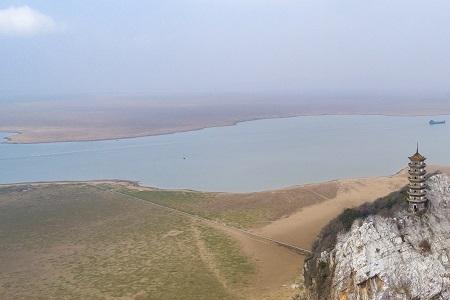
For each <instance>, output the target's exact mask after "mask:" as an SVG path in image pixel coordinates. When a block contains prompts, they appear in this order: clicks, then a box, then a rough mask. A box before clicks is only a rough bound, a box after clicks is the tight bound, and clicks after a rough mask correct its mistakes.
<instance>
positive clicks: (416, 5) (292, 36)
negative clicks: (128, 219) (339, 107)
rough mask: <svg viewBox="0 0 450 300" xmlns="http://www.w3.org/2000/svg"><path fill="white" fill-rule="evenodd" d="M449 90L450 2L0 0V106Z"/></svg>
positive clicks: (377, 0) (396, 0) (437, 0)
mask: <svg viewBox="0 0 450 300" xmlns="http://www.w3.org/2000/svg"><path fill="white" fill-rule="evenodd" d="M322 90H323V91H366V90H368V91H381V92H384V91H390V92H392V91H394V92H399V93H401V92H415V91H418V92H419V91H420V92H431V93H447V92H448V91H450V1H448V0H433V1H429V0H428V1H426V0H423V1H419V0H311V1H309V0H308V1H302V0H292V1H291V0H184V1H182V0H159V1H135V0H127V1H124V0H121V1H118V0H89V1H88V0H64V1H54V0H42V1H32V0H30V1H13V0H12V1H8V0H6V1H5V0H0V96H5V95H14V94H25V95H32V94H65V93H89V94H105V93H106V94H116V93H117V94H120V93H122V94H123V93H125V94H139V95H142V94H152V93H161V92H162V93H166V92H167V93H192V92H194V93H197V92H213V93H222V92H251V93H254V92H258V93H261V92H263V93H264V92H304V91H322Z"/></svg>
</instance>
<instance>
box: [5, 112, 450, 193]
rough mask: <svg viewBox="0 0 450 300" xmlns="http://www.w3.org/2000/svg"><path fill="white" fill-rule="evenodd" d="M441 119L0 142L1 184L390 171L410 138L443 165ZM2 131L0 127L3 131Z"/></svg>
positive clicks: (250, 183)
mask: <svg viewBox="0 0 450 300" xmlns="http://www.w3.org/2000/svg"><path fill="white" fill-rule="evenodd" d="M431 118H433V119H436V120H438V119H439V120H440V119H447V120H448V116H443V117H436V116H434V117H387V116H311V117H296V118H286V119H271V120H259V121H251V122H244V123H240V124H238V125H236V126H229V127H217V128H208V129H204V130H199V131H191V132H184V133H175V134H169V135H161V136H152V137H144V138H133V139H123V140H109V141H93V142H67V143H48V144H5V143H3V144H0V163H1V168H0V183H15V182H28V181H52V180H58V181H61V180H92V179H126V180H135V181H139V182H140V183H141V184H143V185H147V186H154V187H160V188H187V189H194V190H202V191H229V192H247V191H260V190H267V189H274V188H281V187H286V186H290V185H296V184H305V183H313V182H322V181H327V180H333V179H339V178H351V177H366V176H381V175H391V174H393V173H395V172H397V171H398V170H399V169H401V168H403V167H405V166H406V164H407V156H408V155H410V154H412V153H413V152H414V151H415V147H416V141H417V140H419V142H420V150H421V152H422V153H423V154H424V155H425V156H426V157H428V158H429V159H428V161H427V162H428V163H429V164H440V165H450V156H449V155H448V153H449V151H450V138H449V137H450V134H449V133H450V132H449V127H448V126H447V125H439V126H430V125H428V121H429V120H430V119H431ZM5 136H7V134H2V135H1V137H5Z"/></svg>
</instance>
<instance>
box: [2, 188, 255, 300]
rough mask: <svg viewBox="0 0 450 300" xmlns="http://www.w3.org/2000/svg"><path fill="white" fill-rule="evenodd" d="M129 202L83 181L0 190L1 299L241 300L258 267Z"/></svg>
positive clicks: (204, 231) (229, 246)
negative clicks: (82, 182) (81, 182)
mask: <svg viewBox="0 0 450 300" xmlns="http://www.w3.org/2000/svg"><path fill="white" fill-rule="evenodd" d="M158 195H160V196H166V199H168V198H172V197H167V195H165V194H163V193H158ZM186 197H191V198H183V199H185V200H186V201H187V199H191V201H194V202H195V201H197V200H195V199H196V197H192V195H190V194H187V196H186ZM125 198H127V197H125V196H121V195H118V194H113V193H110V192H108V191H102V190H100V189H98V188H94V187H91V186H89V185H87V184H65V185H39V186H15V187H9V188H0V241H1V242H0V299H155V300H156V299H158V300H164V299H167V300H169V299H170V300H174V299H183V300H190V299H192V300H194V299H195V300H201V299H205V300H214V299H244V298H245V295H246V294H245V291H246V288H247V287H248V285H249V284H250V283H251V282H252V278H253V276H254V273H255V267H254V264H253V262H252V260H251V259H250V258H248V257H246V256H244V255H243V254H242V253H241V251H240V249H239V247H238V245H237V244H236V242H235V241H234V240H232V239H231V238H230V237H229V236H228V235H225V234H224V233H223V232H221V231H219V230H217V229H213V228H210V227H208V226H205V225H204V224H200V223H199V222H195V221H192V220H191V219H189V218H186V217H183V216H179V215H177V214H174V213H171V212H168V211H166V210H164V209H160V208H155V207H152V206H151V205H146V204H145V203H142V202H139V201H130V199H129V198H128V199H125ZM202 201H203V199H202Z"/></svg>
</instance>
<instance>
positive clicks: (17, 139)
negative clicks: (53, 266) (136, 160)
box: [0, 113, 450, 144]
mask: <svg viewBox="0 0 450 300" xmlns="http://www.w3.org/2000/svg"><path fill="white" fill-rule="evenodd" d="M320 116H384V117H426V116H429V117H433V116H450V113H447V114H445V113H444V114H442V113H434V114H429V113H423V114H414V113H404V114H400V113H317V114H293V115H280V116H273V117H270V116H268V117H255V118H248V119H245V118H243V119H241V120H233V121H224V120H219V121H217V123H211V124H198V125H187V126H183V127H184V128H183V127H181V128H177V127H176V126H174V127H173V128H170V127H169V128H165V129H159V128H153V129H152V128H149V129H147V130H145V131H144V132H141V133H139V132H136V133H133V132H132V131H130V132H129V133H123V134H120V133H114V131H115V130H117V128H111V133H109V134H108V133H104V134H103V135H102V134H101V133H97V135H98V137H92V134H93V132H94V135H95V134H96V133H95V128H92V129H76V128H75V130H78V136H76V137H67V135H69V136H70V134H71V133H70V131H71V130H72V131H73V130H74V128H70V127H67V128H66V127H59V128H51V129H47V131H46V129H45V128H39V126H37V127H36V128H33V130H35V131H36V132H38V134H36V133H34V132H33V131H31V129H20V128H14V127H8V126H2V127H0V133H6V134H8V135H7V136H6V137H4V138H3V141H2V143H6V144H48V143H68V142H94V141H111V140H123V139H134V138H143V137H150V136H160V135H170V134H176V133H183V132H191V131H200V130H204V129H209V128H219V127H229V126H236V125H238V124H240V123H246V122H253V121H262V120H275V119H288V118H299V117H320ZM55 131H58V134H59V136H58V137H54V136H53V137H52V133H54V132H55ZM82 131H86V132H87V134H86V136H83V134H82V133H81V134H80V132H82ZM136 131H137V130H136Z"/></svg>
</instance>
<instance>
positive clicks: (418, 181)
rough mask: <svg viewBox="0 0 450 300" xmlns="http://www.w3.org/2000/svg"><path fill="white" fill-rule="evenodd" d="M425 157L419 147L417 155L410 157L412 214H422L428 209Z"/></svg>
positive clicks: (410, 202) (410, 207)
mask: <svg viewBox="0 0 450 300" xmlns="http://www.w3.org/2000/svg"><path fill="white" fill-rule="evenodd" d="M425 159H426V158H425V157H424V156H422V154H420V153H419V145H417V150H416V153H415V154H413V155H412V156H410V157H409V160H410V162H409V164H408V166H409V171H408V173H409V176H408V179H409V185H408V203H409V209H410V211H412V212H415V213H417V212H422V211H425V210H426V209H427V204H428V203H427V196H426V192H427V191H426V183H425V180H426V178H425V175H426V173H427V171H426V170H425V167H426V164H425Z"/></svg>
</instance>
